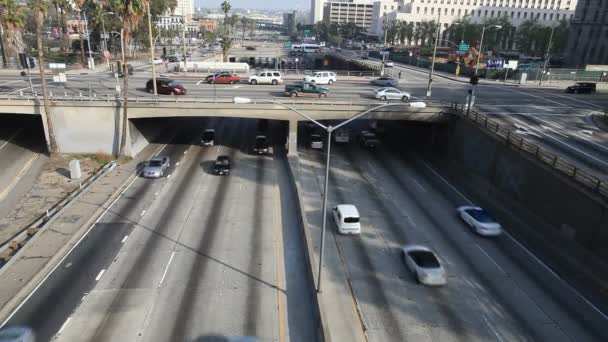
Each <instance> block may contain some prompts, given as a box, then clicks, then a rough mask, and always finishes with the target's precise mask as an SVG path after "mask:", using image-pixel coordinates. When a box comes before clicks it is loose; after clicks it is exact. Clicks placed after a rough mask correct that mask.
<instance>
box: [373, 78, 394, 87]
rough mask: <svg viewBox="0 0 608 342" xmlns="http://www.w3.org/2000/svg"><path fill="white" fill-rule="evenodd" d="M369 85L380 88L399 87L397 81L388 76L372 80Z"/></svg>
mask: <svg viewBox="0 0 608 342" xmlns="http://www.w3.org/2000/svg"><path fill="white" fill-rule="evenodd" d="M371 83H372V84H373V85H377V86H381V87H396V86H397V85H399V80H397V79H395V78H392V77H388V76H382V77H380V78H378V79H375V80H372V81H371Z"/></svg>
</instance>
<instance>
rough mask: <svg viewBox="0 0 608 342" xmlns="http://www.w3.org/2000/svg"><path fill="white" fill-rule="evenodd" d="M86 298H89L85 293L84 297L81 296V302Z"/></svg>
mask: <svg viewBox="0 0 608 342" xmlns="http://www.w3.org/2000/svg"><path fill="white" fill-rule="evenodd" d="M85 298H87V295H86V294H85V295H84V296H82V298H80V301H81V302H84V300H85Z"/></svg>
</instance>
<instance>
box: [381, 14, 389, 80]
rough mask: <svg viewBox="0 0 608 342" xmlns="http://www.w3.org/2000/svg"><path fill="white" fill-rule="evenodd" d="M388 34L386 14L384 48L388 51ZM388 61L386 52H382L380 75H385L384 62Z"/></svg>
mask: <svg viewBox="0 0 608 342" xmlns="http://www.w3.org/2000/svg"><path fill="white" fill-rule="evenodd" d="M387 35H388V21H387V19H386V15H385V16H384V48H383V51H386V37H387ZM385 62H386V53H383V54H382V65H381V66H380V76H384V63H385Z"/></svg>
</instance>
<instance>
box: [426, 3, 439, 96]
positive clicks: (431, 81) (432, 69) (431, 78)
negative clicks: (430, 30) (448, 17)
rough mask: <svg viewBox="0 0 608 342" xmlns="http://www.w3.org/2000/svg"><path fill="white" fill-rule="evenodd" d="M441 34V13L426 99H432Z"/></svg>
mask: <svg viewBox="0 0 608 342" xmlns="http://www.w3.org/2000/svg"><path fill="white" fill-rule="evenodd" d="M440 32H441V11H439V16H438V17H437V34H436V35H435V47H434V48H433V62H432V63H431V70H430V71H429V83H428V85H427V86H426V98H427V99H430V98H431V87H432V86H431V83H433V72H435V57H436V55H437V45H438V44H439V33H440Z"/></svg>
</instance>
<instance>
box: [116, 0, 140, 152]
mask: <svg viewBox="0 0 608 342" xmlns="http://www.w3.org/2000/svg"><path fill="white" fill-rule="evenodd" d="M148 4H149V2H148V0H110V8H112V10H113V11H114V13H116V15H118V17H119V18H120V19H121V22H122V28H121V30H120V31H121V32H120V35H121V39H122V51H121V56H122V74H123V78H124V85H123V87H124V89H123V114H122V130H121V137H120V154H121V155H125V154H126V153H127V149H126V146H127V144H128V143H127V129H128V124H129V118H128V116H127V114H128V112H127V109H128V104H129V70H128V67H127V63H126V59H125V50H124V47H125V46H127V44H128V42H129V37H130V35H131V32H132V31H133V30H134V29H135V28H136V27H137V24H138V22H140V21H141V20H142V18H143V17H144V14H145V8H146V7H145V6H147V5H148Z"/></svg>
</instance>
